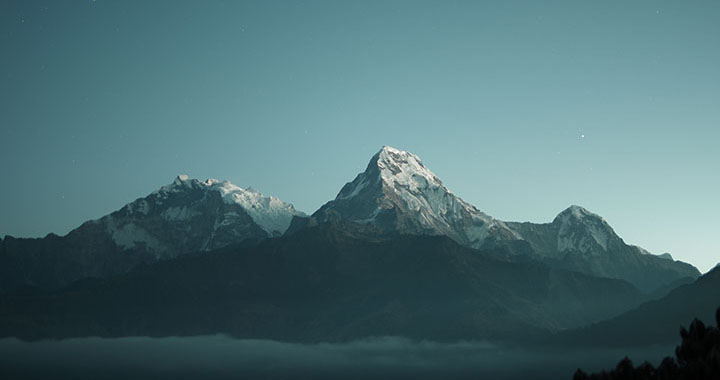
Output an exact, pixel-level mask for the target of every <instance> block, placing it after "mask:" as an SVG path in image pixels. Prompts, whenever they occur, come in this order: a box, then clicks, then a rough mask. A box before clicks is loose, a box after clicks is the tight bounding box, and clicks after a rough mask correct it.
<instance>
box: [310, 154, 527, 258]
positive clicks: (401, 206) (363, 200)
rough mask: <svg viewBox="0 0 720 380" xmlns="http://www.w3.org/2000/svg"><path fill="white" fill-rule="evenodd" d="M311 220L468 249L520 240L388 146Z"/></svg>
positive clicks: (418, 163) (413, 159) (415, 161)
mask: <svg viewBox="0 0 720 380" xmlns="http://www.w3.org/2000/svg"><path fill="white" fill-rule="evenodd" d="M312 217H313V218H314V219H316V220H319V221H328V220H338V219H342V220H349V221H353V222H357V223H365V224H372V225H373V226H375V227H376V228H379V229H380V230H382V231H395V232H400V233H404V234H414V235H444V236H448V237H450V238H452V239H453V240H455V241H457V242H458V243H460V244H462V245H465V246H468V247H473V248H482V247H487V246H489V245H492V244H494V243H495V242H497V241H511V240H521V239H522V238H521V237H520V236H519V235H518V234H517V233H516V232H515V231H513V230H512V229H510V228H508V226H507V225H506V224H505V223H504V222H502V221H500V220H497V219H495V218H492V217H491V216H489V215H487V214H485V213H483V212H481V211H480V210H478V209H477V208H475V207H474V206H472V205H470V204H468V203H467V202H465V201H463V200H462V199H461V198H460V197H458V196H456V195H455V194H453V193H452V192H451V191H450V190H448V188H447V187H445V185H443V183H442V181H440V179H439V178H438V177H437V176H436V175H435V174H434V173H433V172H431V171H430V170H429V169H427V168H426V167H425V166H424V165H423V163H422V161H421V160H420V158H419V157H418V156H416V155H414V154H412V153H409V152H405V151H401V150H398V149H395V148H392V147H389V146H385V147H383V148H382V149H381V150H380V151H379V152H378V153H377V154H375V155H374V156H373V157H372V159H371V160H370V163H369V164H368V166H367V169H365V172H363V173H360V174H358V175H357V177H355V179H354V180H353V181H352V182H349V183H347V184H345V186H344V187H343V188H342V189H341V190H340V193H338V195H337V197H336V198H335V200H333V201H330V202H328V203H326V204H325V205H323V206H322V207H321V208H320V209H319V210H318V211H316V212H315V213H314V214H313V215H312Z"/></svg>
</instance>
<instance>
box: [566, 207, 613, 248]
mask: <svg viewBox="0 0 720 380" xmlns="http://www.w3.org/2000/svg"><path fill="white" fill-rule="evenodd" d="M553 224H555V225H559V227H560V230H559V234H558V250H559V251H564V250H577V251H580V252H591V251H592V250H593V246H595V245H599V246H600V247H601V248H602V250H607V249H608V244H609V243H610V241H612V240H619V239H620V238H619V237H618V236H617V235H616V234H615V231H613V229H612V227H610V225H609V224H608V223H607V222H606V221H605V219H603V218H602V217H601V216H600V215H597V214H594V213H592V212H590V211H588V210H587V209H585V208H583V207H580V206H576V205H573V206H570V207H568V208H567V209H565V210H564V211H562V212H561V213H560V214H558V216H557V217H555V219H554V220H553Z"/></svg>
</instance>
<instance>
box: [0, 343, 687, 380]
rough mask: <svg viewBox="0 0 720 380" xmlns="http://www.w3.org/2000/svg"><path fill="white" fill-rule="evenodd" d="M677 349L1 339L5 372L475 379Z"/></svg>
mask: <svg viewBox="0 0 720 380" xmlns="http://www.w3.org/2000/svg"><path fill="white" fill-rule="evenodd" d="M672 352H673V347H668V346H663V347H660V346H654V347H645V348H637V347H635V348H628V349H596V348H587V349H577V348H573V349H568V350H562V349H540V348H535V349H530V348H518V347H508V346H505V345H502V344H493V343H490V342H457V343H438V342H430V341H413V340H408V339H404V338H397V337H386V338H375V339H365V340H360V341H354V342H349V343H318V344H296V343H283V342H276V341H270V340H250V339H233V338H229V337H226V336H199V337H182V338H181V337H171V338H147V337H131V338H117V339H104V338H82V339H68V340H60V341H42V342H32V343H29V342H22V341H18V340H16V339H1V340H0V377H2V378H13V377H19V376H22V377H23V378H38V379H39V378H47V377H48V376H52V378H88V379H90V378H127V377H130V376H131V377H132V378H135V379H138V378H142V379H145V378H148V379H149V378H158V377H163V378H164V377H170V378H180V379H191V378H200V377H201V378H213V379H224V378H239V377H242V378H263V379H274V378H288V377H289V378H307V377H312V378H338V377H342V378H378V377H382V378H413V379H416V378H439V377H450V376H451V377H453V378H473V379H508V380H510V379H521V378H527V375H532V378H534V379H563V378H565V379H571V378H572V374H573V373H574V371H575V369H577V368H578V367H581V368H583V369H584V370H598V369H603V368H611V367H614V366H615V364H617V362H618V361H619V360H620V359H621V358H622V357H624V356H625V355H628V356H630V358H631V359H633V361H634V362H635V363H640V362H642V361H644V360H648V361H650V362H651V363H653V364H657V363H658V362H659V361H660V360H661V359H662V358H663V357H664V356H668V355H670V354H671V353H672Z"/></svg>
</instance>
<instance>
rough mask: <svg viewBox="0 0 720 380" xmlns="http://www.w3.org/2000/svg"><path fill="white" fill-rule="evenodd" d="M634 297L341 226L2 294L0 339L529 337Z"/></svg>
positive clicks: (617, 307)
mask: <svg viewBox="0 0 720 380" xmlns="http://www.w3.org/2000/svg"><path fill="white" fill-rule="evenodd" d="M640 299H641V295H640V294H639V293H638V291H637V290H636V289H635V288H634V287H633V286H631V285H630V284H628V283H626V282H624V281H618V280H610V279H602V278H597V277H592V276H587V275H583V274H580V273H576V272H571V271H565V270H557V269H551V268H549V267H548V266H546V265H543V264H540V263H537V262H527V263H512V262H506V261H501V260H496V259H494V258H493V255H492V252H488V251H477V250H474V249H470V248H467V247H463V246H461V245H459V244H457V243H456V242H454V241H453V240H451V239H449V238H447V237H444V236H412V235H399V234H377V233H376V232H375V231H373V230H370V229H365V228H364V226H362V225H357V224H354V223H351V222H338V223H321V224H319V225H317V226H313V227H306V228H303V229H301V230H299V231H297V232H296V233H294V234H292V235H289V236H285V237H282V238H280V239H268V240H265V241H263V242H262V243H260V244H259V245H256V246H252V247H245V248H230V247H226V248H223V249H221V251H219V252H215V253H213V254H211V255H208V254H198V255H185V256H183V257H179V258H177V259H175V260H168V261H161V262H158V263H156V264H154V265H151V266H144V267H140V268H138V269H136V270H134V271H131V272H130V273H127V274H124V275H120V276H116V277H112V278H108V279H102V280H85V281H81V282H77V283H74V284H72V285H71V286H69V287H68V288H66V289H64V290H63V291H61V292H55V293H45V292H42V291H37V290H30V289H26V290H25V291H23V292H19V293H14V294H11V295H6V296H4V297H0V336H18V337H22V338H27V339H36V338H50V337H55V338H57V337H72V336H136V335H146V336H168V335H196V334H215V333H227V334H232V335H234V336H238V337H245V338H263V339H278V340H286V341H287V340H289V341H305V342H316V341H338V340H352V339H357V338H362V337H371V336H384V335H395V336H405V337H409V338H418V339H436V340H445V339H484V338H503V339H526V338H527V337H528V336H535V337H539V336H544V335H546V334H549V333H550V332H553V331H557V330H559V329H564V328H568V327H573V326H581V325H584V324H587V323H590V322H593V321H598V320H601V319H603V318H607V317H610V316H613V315H617V314H618V313H620V312H622V311H624V310H628V309H629V308H631V307H633V306H634V305H637V304H638V303H639V302H640Z"/></svg>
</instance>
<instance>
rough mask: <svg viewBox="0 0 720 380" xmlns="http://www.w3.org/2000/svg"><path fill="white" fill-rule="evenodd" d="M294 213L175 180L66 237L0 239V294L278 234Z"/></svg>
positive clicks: (238, 193) (215, 186) (249, 193)
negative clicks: (23, 287) (22, 287)
mask: <svg viewBox="0 0 720 380" xmlns="http://www.w3.org/2000/svg"><path fill="white" fill-rule="evenodd" d="M295 215H304V214H302V213H299V212H297V211H296V210H295V209H294V207H293V206H292V205H290V204H288V203H284V202H282V201H280V200H279V199H277V198H275V197H264V196H263V195H262V194H260V193H259V192H257V191H254V190H252V189H247V190H246V189H243V188H240V187H238V186H235V185H233V184H231V183H229V182H227V181H218V180H214V179H208V180H206V181H203V182H201V181H198V180H196V179H189V178H187V176H178V177H177V178H176V179H175V181H174V182H173V183H171V184H170V185H167V186H163V187H162V188H160V189H159V190H157V191H155V192H153V193H152V194H150V195H148V196H147V197H144V198H140V199H138V200H136V201H134V202H132V203H129V204H127V205H126V206H124V207H123V208H121V209H120V210H118V211H115V212H113V213H111V214H110V215H106V216H104V217H102V218H100V219H97V220H92V221H88V222H86V223H84V224H83V225H81V226H80V227H78V228H77V229H75V230H73V231H71V232H70V233H68V234H67V235H66V236H63V237H59V236H56V235H52V234H51V235H48V236H47V237H45V238H42V239H16V238H13V237H6V238H5V239H3V240H2V242H1V243H0V290H10V289H14V288H17V287H21V286H25V285H32V286H40V287H43V288H57V287H59V286H62V285H64V284H67V283H69V282H71V281H73V280H76V279H80V278H84V277H105V276H108V275H112V274H117V273H123V272H126V271H128V270H129V269H131V268H133V267H135V266H137V265H139V264H141V263H149V262H153V261H156V260H163V259H171V258H175V257H177V256H180V255H183V254H185V253H188V252H197V251H209V250H213V249H217V248H220V247H225V246H228V245H233V244H242V243H250V242H254V241H258V240H262V239H265V238H267V237H272V236H279V235H281V234H282V233H284V232H285V230H286V229H287V228H288V226H289V224H290V220H291V219H292V217H293V216H295Z"/></svg>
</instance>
